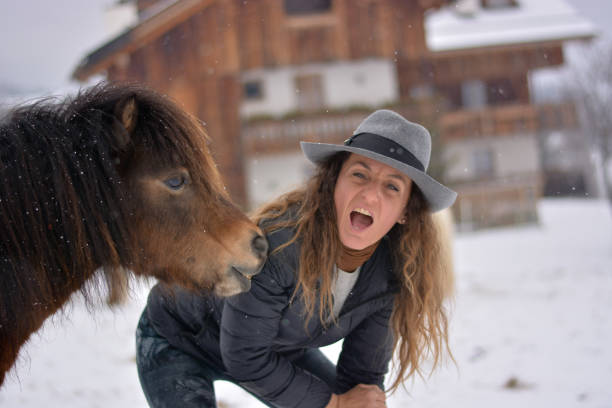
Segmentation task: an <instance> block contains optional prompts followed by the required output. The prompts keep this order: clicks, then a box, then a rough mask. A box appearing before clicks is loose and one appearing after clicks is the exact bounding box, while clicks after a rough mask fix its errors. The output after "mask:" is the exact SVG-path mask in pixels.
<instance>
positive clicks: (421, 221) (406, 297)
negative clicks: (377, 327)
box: [253, 152, 452, 392]
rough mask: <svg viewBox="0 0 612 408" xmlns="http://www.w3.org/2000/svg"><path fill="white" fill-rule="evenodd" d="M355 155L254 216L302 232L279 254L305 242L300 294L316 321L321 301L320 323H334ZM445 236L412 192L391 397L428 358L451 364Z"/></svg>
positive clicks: (335, 161) (398, 229)
mask: <svg viewBox="0 0 612 408" xmlns="http://www.w3.org/2000/svg"><path fill="white" fill-rule="evenodd" d="M349 155H350V153H348V152H340V153H337V154H335V155H333V156H332V157H330V158H329V159H328V160H326V161H325V162H323V163H321V164H319V166H318V167H317V171H316V173H315V174H314V175H313V176H312V177H311V178H310V179H309V180H308V182H307V183H306V184H305V185H304V186H303V187H302V188H299V189H297V190H294V191H291V192H289V193H286V194H284V195H282V196H280V197H278V198H277V199H276V200H274V201H272V202H270V203H268V204H266V205H265V206H263V207H262V208H260V209H259V210H257V211H256V213H255V215H254V217H253V218H254V220H255V221H256V222H258V223H259V222H260V221H262V220H264V219H265V220H267V221H266V223H265V225H264V230H265V232H266V233H268V232H271V231H273V230H277V229H280V228H284V227H292V228H295V230H296V233H295V235H294V236H293V238H292V239H291V240H290V241H289V242H287V243H285V244H283V245H282V246H280V247H279V248H277V249H276V251H280V250H282V249H283V248H285V247H286V246H288V245H290V244H292V243H293V242H295V241H296V240H297V239H299V240H300V248H301V251H300V259H299V267H298V284H297V286H296V290H295V292H294V296H295V294H296V293H298V291H299V290H300V289H301V291H302V297H303V301H304V304H305V305H306V314H307V319H306V320H309V319H310V318H312V317H313V313H314V309H315V302H316V301H317V297H318V298H319V316H318V317H319V319H320V321H321V323H322V324H323V325H326V324H328V321H329V320H328V316H329V315H330V311H331V310H332V289H331V286H332V278H333V270H334V265H335V263H336V260H337V258H338V254H339V251H340V248H341V244H340V238H339V236H338V229H337V223H336V212H335V206H334V198H333V197H334V188H335V185H336V180H337V179H338V175H339V173H340V170H341V168H342V165H343V163H344V162H345V161H346V159H347V158H348V157H349ZM290 209H291V211H292V212H293V211H296V216H295V217H284V216H283V215H285V214H286V213H287V211H289V210H290ZM270 220H272V222H269V221H270ZM438 232H439V231H438V229H437V228H436V226H435V225H434V222H433V220H432V215H431V212H430V211H429V207H428V204H427V202H426V201H425V199H424V197H423V194H422V193H421V191H420V190H419V188H418V187H417V186H416V185H413V188H412V192H411V195H410V199H409V200H408V204H407V206H406V223H405V224H396V225H395V226H394V227H393V228H391V230H390V231H389V233H388V235H389V237H390V247H391V253H392V258H393V265H394V271H395V273H396V274H397V277H398V281H399V282H400V287H401V289H400V293H398V294H397V295H396V297H395V303H394V308H393V314H392V316H391V321H390V324H391V326H392V329H393V334H394V353H395V355H396V356H397V360H398V361H397V364H398V366H397V370H396V373H397V376H396V378H395V379H394V380H393V382H392V384H391V387H390V391H391V392H393V391H395V390H396V389H397V388H398V387H399V385H401V384H403V383H404V381H405V380H407V379H408V378H410V377H411V376H412V375H414V374H415V373H418V374H419V375H420V376H423V366H422V363H423V361H424V360H425V359H426V358H427V357H431V358H432V360H433V367H432V370H433V369H434V368H435V367H436V366H437V365H438V364H439V363H440V360H441V358H442V356H443V355H444V353H445V352H448V354H449V356H450V357H451V358H452V354H451V353H450V348H449V345H448V317H447V311H446V307H445V299H446V298H447V297H448V295H449V291H450V289H451V288H452V279H451V276H452V274H451V271H450V270H449V269H450V264H449V262H445V261H446V260H447V258H446V257H445V256H443V255H444V254H443V253H442V246H441V245H440V239H439V237H438ZM319 279H320V287H319V288H318V289H317V285H316V283H317V281H318V280H319Z"/></svg>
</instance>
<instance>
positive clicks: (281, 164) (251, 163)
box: [245, 151, 314, 208]
mask: <svg viewBox="0 0 612 408" xmlns="http://www.w3.org/2000/svg"><path fill="white" fill-rule="evenodd" d="M245 170H246V184H247V194H248V202H249V205H250V206H251V208H256V207H258V206H260V205H262V204H263V203H265V202H267V201H270V200H271V199H273V198H275V197H277V196H279V195H281V194H282V193H286V192H287V191H290V190H291V189H293V188H296V187H299V186H300V185H301V184H302V183H303V182H304V181H305V180H306V179H307V178H308V177H309V176H310V175H311V174H312V171H313V170H314V165H313V164H312V163H310V162H309V161H308V160H307V159H306V158H305V157H304V155H303V154H302V152H301V151H300V152H295V153H286V154H274V155H255V156H252V157H250V158H249V159H248V160H247V163H246V169H245Z"/></svg>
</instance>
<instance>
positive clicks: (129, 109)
mask: <svg viewBox="0 0 612 408" xmlns="http://www.w3.org/2000/svg"><path fill="white" fill-rule="evenodd" d="M115 117H116V118H117V119H118V122H115V127H114V129H113V131H114V134H115V139H116V141H117V147H118V149H119V150H125V148H126V147H127V146H128V145H129V144H130V141H131V135H132V132H133V131H134V128H136V120H137V117H138V107H137V105H136V98H134V97H133V96H132V97H129V98H125V99H123V100H121V101H119V102H118V103H117V105H116V106H115Z"/></svg>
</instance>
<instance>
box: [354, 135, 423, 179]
mask: <svg viewBox="0 0 612 408" xmlns="http://www.w3.org/2000/svg"><path fill="white" fill-rule="evenodd" d="M344 145H345V146H351V147H357V148H359V149H365V150H369V151H371V152H374V153H378V154H381V155H383V156H387V157H389V158H391V159H393V160H397V161H399V162H402V163H404V164H407V165H408V166H410V167H414V168H416V169H418V170H421V171H425V166H424V165H423V163H421V161H420V160H419V159H417V158H416V156H415V155H413V154H412V153H411V152H410V151H408V150H406V149H405V148H404V147H402V146H401V145H400V144H398V143H395V142H394V141H393V140H390V139H387V138H386V137H382V136H379V135H376V134H374V133H359V134H358V135H354V136H351V137H350V138H348V139H346V140H345V141H344Z"/></svg>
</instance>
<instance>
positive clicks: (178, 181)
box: [164, 176, 187, 190]
mask: <svg viewBox="0 0 612 408" xmlns="http://www.w3.org/2000/svg"><path fill="white" fill-rule="evenodd" d="M186 181H187V179H186V178H185V176H177V177H170V178H169V179H166V180H164V184H165V185H167V186H168V187H169V188H171V189H172V190H180V189H181V187H183V186H184V185H185V182H186Z"/></svg>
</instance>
